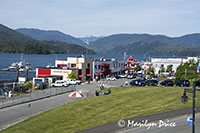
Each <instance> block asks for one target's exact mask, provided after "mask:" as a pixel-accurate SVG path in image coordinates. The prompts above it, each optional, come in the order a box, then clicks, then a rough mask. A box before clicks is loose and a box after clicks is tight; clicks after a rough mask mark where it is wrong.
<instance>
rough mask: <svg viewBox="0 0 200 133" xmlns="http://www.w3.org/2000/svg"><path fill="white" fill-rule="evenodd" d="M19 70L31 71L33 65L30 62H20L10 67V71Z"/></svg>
mask: <svg viewBox="0 0 200 133" xmlns="http://www.w3.org/2000/svg"><path fill="white" fill-rule="evenodd" d="M17 69H19V71H20V72H24V71H27V70H31V64H30V63H28V62H27V63H24V62H22V61H20V62H14V63H12V64H11V65H10V66H9V67H8V70H9V71H17Z"/></svg>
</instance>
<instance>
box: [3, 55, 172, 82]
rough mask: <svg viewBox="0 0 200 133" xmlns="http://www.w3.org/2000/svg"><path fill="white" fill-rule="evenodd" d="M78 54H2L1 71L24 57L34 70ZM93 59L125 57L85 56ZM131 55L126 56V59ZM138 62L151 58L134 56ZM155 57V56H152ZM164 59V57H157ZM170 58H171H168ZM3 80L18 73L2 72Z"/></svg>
mask: <svg viewBox="0 0 200 133" xmlns="http://www.w3.org/2000/svg"><path fill="white" fill-rule="evenodd" d="M77 56H80V55H77V54H47V55H44V54H18V53H0V69H3V68H8V67H9V66H10V65H11V64H12V63H14V62H19V61H20V60H21V58H22V57H23V61H24V62H28V63H30V64H31V67H32V69H33V70H35V68H36V67H37V66H47V65H54V64H55V60H56V59H66V58H67V57H77ZM84 56H85V57H90V58H92V59H97V58H105V59H112V58H115V59H124V55H122V54H121V55H111V54H96V55H84ZM129 56H130V55H127V56H126V59H127V58H128V57H129ZM132 56H133V58H135V59H136V60H137V61H142V60H146V61H147V60H149V58H150V56H141V55H132ZM152 57H153V56H152ZM154 57H156V56H154ZM157 57H164V56H157ZM168 57H170V56H168ZM171 57H174V56H171ZM19 76H21V77H25V76H26V73H25V72H20V73H19ZM34 76H35V72H30V73H29V79H31V78H32V77H34ZM2 80H16V72H9V71H0V81H2Z"/></svg>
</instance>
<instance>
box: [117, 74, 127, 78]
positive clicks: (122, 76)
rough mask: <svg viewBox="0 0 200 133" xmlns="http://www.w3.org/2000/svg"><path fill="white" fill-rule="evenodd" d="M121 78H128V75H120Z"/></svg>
mask: <svg viewBox="0 0 200 133" xmlns="http://www.w3.org/2000/svg"><path fill="white" fill-rule="evenodd" d="M119 77H120V78H126V77H127V76H126V75H125V74H121V75H119Z"/></svg>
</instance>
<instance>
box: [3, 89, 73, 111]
mask: <svg viewBox="0 0 200 133" xmlns="http://www.w3.org/2000/svg"><path fill="white" fill-rule="evenodd" d="M74 90H76V86H75V85H70V86H68V87H54V88H49V89H44V90H37V91H35V92H32V93H29V94H20V95H17V96H12V97H3V98H1V99H0V109H2V108H6V107H10V106H14V105H18V104H23V103H28V102H32V101H37V100H40V99H44V98H48V97H52V96H56V95H60V94H64V93H67V92H71V91H74Z"/></svg>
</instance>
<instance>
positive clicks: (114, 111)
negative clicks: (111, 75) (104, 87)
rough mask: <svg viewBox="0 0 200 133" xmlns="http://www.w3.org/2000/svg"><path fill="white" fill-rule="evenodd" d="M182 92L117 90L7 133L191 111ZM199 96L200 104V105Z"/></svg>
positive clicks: (43, 115) (38, 132)
mask: <svg viewBox="0 0 200 133" xmlns="http://www.w3.org/2000/svg"><path fill="white" fill-rule="evenodd" d="M182 94H183V89H182V88H172V87H118V88H111V94H109V95H105V96H98V97H92V98H88V99H84V100H79V101H75V102H71V103H68V104H66V105H63V106H60V107H58V108H55V109H52V110H49V111H46V112H44V113H41V114H39V115H37V116H35V117H32V118H30V119H28V120H25V121H23V122H21V123H18V124H16V125H14V126H12V127H9V128H7V129H6V130H3V131H2V132H3V133H4V132H5V133H13V132H14V133H27V132H28V133H45V132H49V133H60V132H75V131H79V130H82V129H87V128H91V127H95V126H98V125H103V124H106V123H111V122H115V121H118V120H120V119H126V118H132V117H137V116H143V115H148V114H153V113H158V112H163V111H169V110H175V109H178V108H184V107H190V106H191V105H192V104H191V102H192V100H191V99H192V95H191V94H188V96H189V97H190V100H189V102H188V103H187V104H183V103H181V100H180V97H181V96H182ZM199 99H200V98H199V95H198V92H197V104H198V105H200V102H199Z"/></svg>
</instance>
